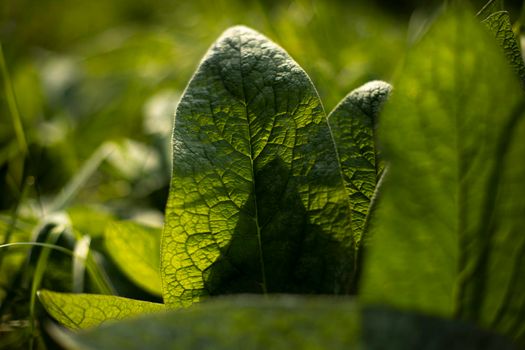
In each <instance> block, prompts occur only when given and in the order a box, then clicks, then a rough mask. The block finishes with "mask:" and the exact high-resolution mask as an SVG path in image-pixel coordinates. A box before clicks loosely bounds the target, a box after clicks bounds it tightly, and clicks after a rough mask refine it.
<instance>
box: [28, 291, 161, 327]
mask: <svg viewBox="0 0 525 350" xmlns="http://www.w3.org/2000/svg"><path fill="white" fill-rule="evenodd" d="M38 297H39V299H40V302H41V303H42V305H44V308H45V309H46V311H47V312H48V313H49V314H50V315H51V316H53V318H54V319H56V320H57V321H58V322H60V323H61V324H63V325H64V326H66V327H68V328H70V329H84V328H89V327H95V326H99V325H101V324H102V323H105V322H107V321H115V320H122V319H125V318H129V317H132V316H136V315H141V314H146V313H152V312H157V311H162V310H165V309H166V308H165V306H164V304H157V303H151V302H148V301H141V300H134V299H128V298H122V297H117V296H113V295H101V294H72V293H57V292H51V291H48V290H41V291H39V292H38Z"/></svg>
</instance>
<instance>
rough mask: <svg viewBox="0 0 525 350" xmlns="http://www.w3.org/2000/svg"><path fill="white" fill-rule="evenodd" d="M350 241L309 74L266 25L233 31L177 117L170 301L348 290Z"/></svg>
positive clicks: (167, 254)
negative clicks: (264, 32) (268, 32)
mask: <svg viewBox="0 0 525 350" xmlns="http://www.w3.org/2000/svg"><path fill="white" fill-rule="evenodd" d="M353 249H354V238H353V235H352V230H351V227H350V209H349V201H348V197H347V194H346V191H345V188H344V185H343V180H342V178H341V173H340V169H339V165H338V160H337V155H336V152H335V149H334V145H333V141H332V139H331V135H330V130H329V127H328V124H327V120H326V115H325V113H324V111H323V107H322V105H321V101H320V100H319V96H318V95H317V92H316V90H315V88H314V86H313V85H312V82H311V81H310V79H309V78H308V76H307V75H306V73H305V72H304V71H303V70H302V69H301V68H300V67H299V66H298V65H297V63H295V62H294V61H293V60H292V59H291V58H290V57H289V56H288V54H287V53H286V52H285V51H284V50H283V49H281V48H280V47H278V46H277V45H276V44H274V43H273V42H271V41H269V40H268V39H267V38H265V37H264V36H262V35H260V34H259V33H257V32H255V31H253V30H251V29H248V28H246V27H233V28H231V29H229V30H227V31H226V32H225V33H224V34H223V35H222V36H221V37H220V39H219V40H218V41H217V42H216V43H215V44H214V45H213V46H212V47H211V49H210V50H209V52H208V53H207V55H206V56H205V58H204V60H203V61H202V63H201V65H200V66H199V68H198V69H197V72H196V73H195V75H194V76H193V78H192V80H191V82H190V83H189V85H188V87H187V89H186V91H185V93H184V95H183V96H182V98H181V100H180V103H179V105H178V108H177V112H176V116H175V127H174V134H173V173H172V181H171V189H170V194H169V199H168V203H167V207H166V222H165V228H164V233H163V240H162V256H161V259H162V270H161V271H162V272H161V273H162V276H163V291H164V300H165V302H166V303H167V304H168V305H170V306H179V305H186V306H187V305H190V304H192V303H193V302H195V301H198V300H200V298H201V297H202V296H205V295H217V294H225V293H242V292H244V293H265V292H271V293H277V292H280V293H327V294H332V293H336V294H341V293H347V292H348V290H349V288H350V283H351V280H352V277H353V276H352V274H353Z"/></svg>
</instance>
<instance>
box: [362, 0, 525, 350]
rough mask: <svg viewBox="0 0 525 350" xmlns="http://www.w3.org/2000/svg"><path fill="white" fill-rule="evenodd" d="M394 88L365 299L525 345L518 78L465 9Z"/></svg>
mask: <svg viewBox="0 0 525 350" xmlns="http://www.w3.org/2000/svg"><path fill="white" fill-rule="evenodd" d="M394 86H395V87H396V90H395V92H394V93H393V94H392V98H391V100H390V101H389V103H387V105H386V107H385V110H384V113H383V114H382V119H381V126H380V130H379V131H380V134H379V136H380V140H381V144H382V145H383V149H382V151H383V152H384V153H383V154H384V156H385V159H386V160H387V161H388V162H389V163H390V165H389V173H388V174H387V178H386V180H385V183H384V188H383V192H382V194H381V197H380V202H379V206H378V209H377V216H376V217H375V218H374V220H373V227H372V233H373V243H372V244H371V247H370V251H369V254H368V255H367V258H368V259H367V261H366V264H365V266H364V274H363V276H364V278H365V280H364V289H363V296H364V298H365V299H366V300H367V301H369V302H374V303H386V304H391V305H394V306H396V307H399V308H403V309H409V310H419V311H422V312H425V313H430V314H437V315H443V316H447V317H450V316H455V317H458V318H462V319H466V320H471V321H474V322H476V323H477V324H479V325H482V326H483V327H490V328H492V329H496V330H499V331H500V332H503V333H506V334H508V335H510V336H513V337H514V338H520V337H521V339H522V340H523V336H524V329H523V324H525V322H524V321H525V308H524V305H525V293H523V291H524V290H525V285H524V283H525V279H523V278H522V276H524V274H525V259H524V256H525V235H523V234H522V232H524V230H525V216H524V215H523V213H524V212H525V200H524V194H525V182H523V181H522V180H523V178H525V166H524V163H523V159H525V143H523V142H522V140H524V139H525V116H524V114H523V112H524V110H525V108H524V107H525V104H524V99H523V92H522V90H521V89H520V86H519V84H518V82H517V80H516V79H515V76H514V74H513V72H512V71H511V70H510V68H509V66H508V64H507V62H506V61H505V58H504V57H503V55H502V53H501V50H499V49H498V48H497V47H496V45H495V43H494V40H493V39H492V38H490V36H489V34H488V33H487V32H486V31H485V30H484V29H483V27H482V26H481V25H480V24H479V22H477V21H476V20H475V19H474V18H472V16H471V15H470V14H469V12H468V11H466V10H464V9H462V8H460V7H457V6H453V7H452V9H451V10H449V11H448V12H447V13H446V14H445V15H444V16H442V17H440V18H439V20H437V22H436V23H435V24H434V26H433V27H432V28H431V29H430V31H429V32H428V33H427V35H426V36H425V37H424V38H423V40H422V41H421V42H420V43H418V44H417V45H416V46H415V47H414V49H413V50H412V52H410V53H409V55H408V57H407V59H406V62H405V64H404V67H403V69H402V70H401V71H400V74H399V76H398V79H396V80H395V82H394Z"/></svg>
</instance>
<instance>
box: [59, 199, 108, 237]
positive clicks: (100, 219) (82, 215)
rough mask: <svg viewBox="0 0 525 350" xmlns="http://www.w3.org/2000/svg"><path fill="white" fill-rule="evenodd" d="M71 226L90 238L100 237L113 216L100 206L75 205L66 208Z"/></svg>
mask: <svg viewBox="0 0 525 350" xmlns="http://www.w3.org/2000/svg"><path fill="white" fill-rule="evenodd" d="M67 214H68V215H69V217H70V219H71V223H72V225H73V228H74V229H75V230H76V231H79V232H80V233H81V234H87V235H89V236H90V237H92V238H97V237H101V236H102V235H103V234H104V230H105V229H106V226H107V225H108V224H109V223H110V222H113V221H114V220H115V216H114V215H113V214H111V213H110V212H109V211H108V210H106V209H104V208H102V207H96V206H86V205H77V206H71V207H69V208H67Z"/></svg>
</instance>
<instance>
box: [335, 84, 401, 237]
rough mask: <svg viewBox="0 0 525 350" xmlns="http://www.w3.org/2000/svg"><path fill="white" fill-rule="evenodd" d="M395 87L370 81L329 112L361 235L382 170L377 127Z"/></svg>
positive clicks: (356, 227)
mask: <svg viewBox="0 0 525 350" xmlns="http://www.w3.org/2000/svg"><path fill="white" fill-rule="evenodd" d="M391 89H392V87H391V86H390V84H388V83H385V82H383V81H372V82H369V83H366V84H365V85H363V86H361V87H359V88H357V89H355V90H353V91H352V92H350V93H349V94H348V95H347V96H346V97H345V98H344V99H343V100H342V101H341V102H340V103H339V104H338V105H337V107H335V109H334V110H333V111H332V112H331V113H330V115H329V116H328V123H329V124H330V128H331V129H332V135H333V137H334V141H335V145H336V148H337V152H338V155H339V161H340V163H341V170H342V171H343V179H344V180H345V186H346V190H347V192H348V194H349V196H350V202H351V203H352V229H353V232H354V234H355V235H356V236H357V237H358V238H359V239H360V238H361V236H362V235H363V233H364V232H363V230H364V227H365V222H366V217H367V214H368V207H369V205H370V200H371V198H372V196H373V194H374V191H375V187H376V183H377V180H378V178H379V176H380V173H381V170H382V166H381V165H380V164H379V163H380V162H379V160H378V158H377V151H376V145H375V127H376V123H377V117H378V115H379V111H380V109H381V107H382V105H383V103H384V102H385V100H386V99H387V97H388V95H389V93H390V90H391Z"/></svg>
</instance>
